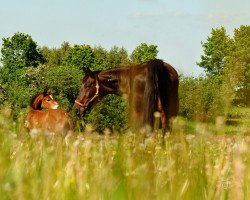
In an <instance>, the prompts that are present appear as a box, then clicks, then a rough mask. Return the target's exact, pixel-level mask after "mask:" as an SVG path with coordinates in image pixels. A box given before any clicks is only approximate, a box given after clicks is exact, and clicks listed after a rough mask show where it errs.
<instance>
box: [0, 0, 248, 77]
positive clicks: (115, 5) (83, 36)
mask: <svg viewBox="0 0 250 200" xmlns="http://www.w3.org/2000/svg"><path fill="white" fill-rule="evenodd" d="M1 1H2V2H1V7H0V19H1V20H0V48H2V38H6V37H12V36H13V35H14V33H16V32H22V33H25V34H29V35H31V37H32V39H33V40H34V41H35V42H37V44H38V45H39V46H40V47H42V46H48V47H50V48H52V47H60V46H61V44H62V43H63V42H69V43H70V44H71V45H74V44H89V45H91V46H93V47H94V46H102V47H103V48H105V49H107V50H109V49H110V48H111V47H113V46H115V45H116V46H118V47H124V48H125V49H127V51H128V53H129V54H131V53H132V51H133V50H134V49H135V48H136V47H137V46H138V45H140V44H141V43H143V42H145V43H147V44H153V45H157V46H158V51H159V53H158V58H160V59H163V60H164V61H165V62H167V63H169V64H171V65H172V66H174V67H175V68H176V70H177V71H178V73H179V74H184V75H188V76H198V75H200V74H201V73H202V71H203V70H202V68H200V67H198V66H197V64H196V63H197V62H199V61H200V56H201V55H202V54H203V49H202V46H201V42H202V41H203V42H205V41H206V39H207V37H208V36H210V34H211V30H212V28H220V27H221V26H223V27H225V28H226V31H227V33H228V34H229V35H230V36H232V35H233V31H234V29H235V28H239V27H240V26H241V25H250V0H67V1H66V0H22V1H20V0H8V1H3V0H1Z"/></svg>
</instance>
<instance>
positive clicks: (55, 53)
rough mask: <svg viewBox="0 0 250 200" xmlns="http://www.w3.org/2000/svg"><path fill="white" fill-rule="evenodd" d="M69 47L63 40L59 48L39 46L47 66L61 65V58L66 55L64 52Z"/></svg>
mask: <svg viewBox="0 0 250 200" xmlns="http://www.w3.org/2000/svg"><path fill="white" fill-rule="evenodd" d="M70 49H71V47H70V45H69V43H68V42H64V43H63V44H62V45H61V47H60V48H52V49H49V48H48V47H47V46H44V47H42V48H41V53H42V55H43V57H44V58H45V63H46V65H48V66H59V65H62V60H63V58H64V57H65V55H66V52H67V51H68V50H70Z"/></svg>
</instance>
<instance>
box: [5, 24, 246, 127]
mask: <svg viewBox="0 0 250 200" xmlns="http://www.w3.org/2000/svg"><path fill="white" fill-rule="evenodd" d="M202 46H203V49H204V55H202V56H201V60H200V61H199V62H198V63H197V64H198V65H199V66H200V67H202V68H204V70H205V72H206V74H205V75H203V76H200V77H185V76H184V75H181V76H180V89H179V95H180V113H179V114H180V115H182V116H183V117H186V118H188V119H198V120H202V121H210V120H214V118H215V117H216V116H218V115H224V116H227V115H228V112H229V109H230V106H231V105H232V104H235V105H247V104H248V103H249V102H248V100H249V94H250V91H249V77H250V72H249V61H250V27H249V26H241V27H240V28H238V29H235V32H234V36H233V37H232V38H231V37H230V36H229V35H228V34H227V33H226V30H225V28H223V27H221V28H218V29H212V32H211V35H210V36H209V37H208V38H207V41H206V42H202ZM157 54H158V50H157V46H156V45H149V44H146V43H142V44H140V45H139V46H137V47H136V48H135V49H134V51H133V52H132V53H131V55H129V54H128V52H127V50H126V49H124V48H120V47H117V46H114V47H112V48H111V49H110V50H106V49H104V48H102V47H100V46H97V47H92V46H90V45H86V44H84V45H80V44H76V45H73V46H72V45H70V44H69V43H68V42H64V43H63V44H62V45H61V46H60V47H57V48H48V47H46V46H44V47H38V46H37V43H36V42H35V41H33V39H32V37H31V36H30V35H27V34H24V33H15V34H14V35H13V36H12V37H9V38H3V45H2V49H1V62H2V67H0V75H1V76H0V106H2V105H4V104H5V103H8V104H10V105H11V108H12V116H13V118H18V117H19V116H20V114H21V115H22V113H23V112H25V111H26V110H27V108H28V107H29V104H30V100H31V98H32V97H33V96H34V95H35V94H37V93H38V92H41V91H43V89H44V88H45V87H50V88H51V89H52V92H53V94H54V97H55V98H56V99H57V100H58V102H59V103H60V106H61V108H62V109H65V110H67V111H72V110H73V104H74V100H75V99H76V97H77V95H78V90H79V87H80V84H81V80H82V77H83V75H84V74H83V70H84V69H85V68H90V69H92V70H103V69H108V68H113V67H118V66H124V65H130V64H133V63H142V62H145V61H148V60H151V59H154V58H157ZM165 61H166V62H167V60H165ZM170 64H171V63H170ZM174 67H175V66H174ZM126 116H127V114H126V104H125V102H124V101H123V100H122V98H120V97H117V96H114V95H109V96H107V97H106V98H105V99H104V100H103V101H102V102H100V103H99V104H98V105H97V106H95V107H94V109H93V110H92V111H91V112H90V113H88V114H87V115H86V116H85V118H84V120H83V122H84V123H91V124H93V125H94V126H95V128H96V129H97V130H98V131H101V130H104V129H105V128H110V129H115V130H123V129H125V128H126V127H127V117H126Z"/></svg>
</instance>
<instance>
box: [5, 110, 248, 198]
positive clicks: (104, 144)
mask: <svg viewBox="0 0 250 200" xmlns="http://www.w3.org/2000/svg"><path fill="white" fill-rule="evenodd" d="M248 122H249V121H248ZM248 125H249V124H248V123H244V124H241V125H240V127H241V128H240V129H238V130H239V132H238V133H237V134H234V135H230V136H228V135H226V134H225V132H226V130H227V126H226V125H225V124H224V123H223V122H221V123H220V122H218V124H217V126H214V127H213V128H210V126H209V125H208V124H199V123H193V124H190V123H189V122H186V121H185V120H183V119H180V118H179V119H176V120H175V122H174V124H173V130H172V133H171V134H170V135H167V136H166V138H165V139H164V142H162V140H161V139H160V137H156V135H153V134H150V133H147V132H145V131H143V130H142V131H140V132H129V131H128V132H126V133H124V134H113V135H108V134H107V135H99V134H97V133H95V132H93V131H91V130H88V131H87V132H84V133H75V135H71V136H67V137H66V138H63V137H59V136H58V137H44V136H38V137H35V138H32V137H30V136H29V135H28V134H27V133H26V132H25V131H24V130H23V129H22V128H21V127H22V126H21V125H20V124H19V123H15V122H13V121H12V120H10V117H9V111H8V109H5V110H2V111H1V114H0V194H1V197H0V198H1V199H25V200H26V199H60V200H61V199H143V200H145V199H199V200H200V199H249V198H250V174H249V173H250V151H249V150H250V137H249V136H247V135H246V134H247V133H248V131H249V126H248Z"/></svg>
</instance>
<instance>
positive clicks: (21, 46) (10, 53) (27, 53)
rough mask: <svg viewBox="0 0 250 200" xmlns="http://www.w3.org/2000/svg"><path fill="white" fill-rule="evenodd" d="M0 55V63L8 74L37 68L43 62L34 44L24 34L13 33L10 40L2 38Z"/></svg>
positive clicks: (29, 37)
mask: <svg viewBox="0 0 250 200" xmlns="http://www.w3.org/2000/svg"><path fill="white" fill-rule="evenodd" d="M1 53H2V58H1V62H2V63H3V66H4V67H6V68H8V69H9V70H10V72H14V71H15V70H17V69H21V68H24V67H31V66H32V67H37V66H38V65H39V64H40V63H43V62H44V58H43V56H42V54H41V53H40V50H39V49H38V47H37V44H36V42H34V41H33V40H32V38H31V36H29V35H27V34H24V33H15V34H14V36H12V37H11V38H3V47H2V49H1Z"/></svg>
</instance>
